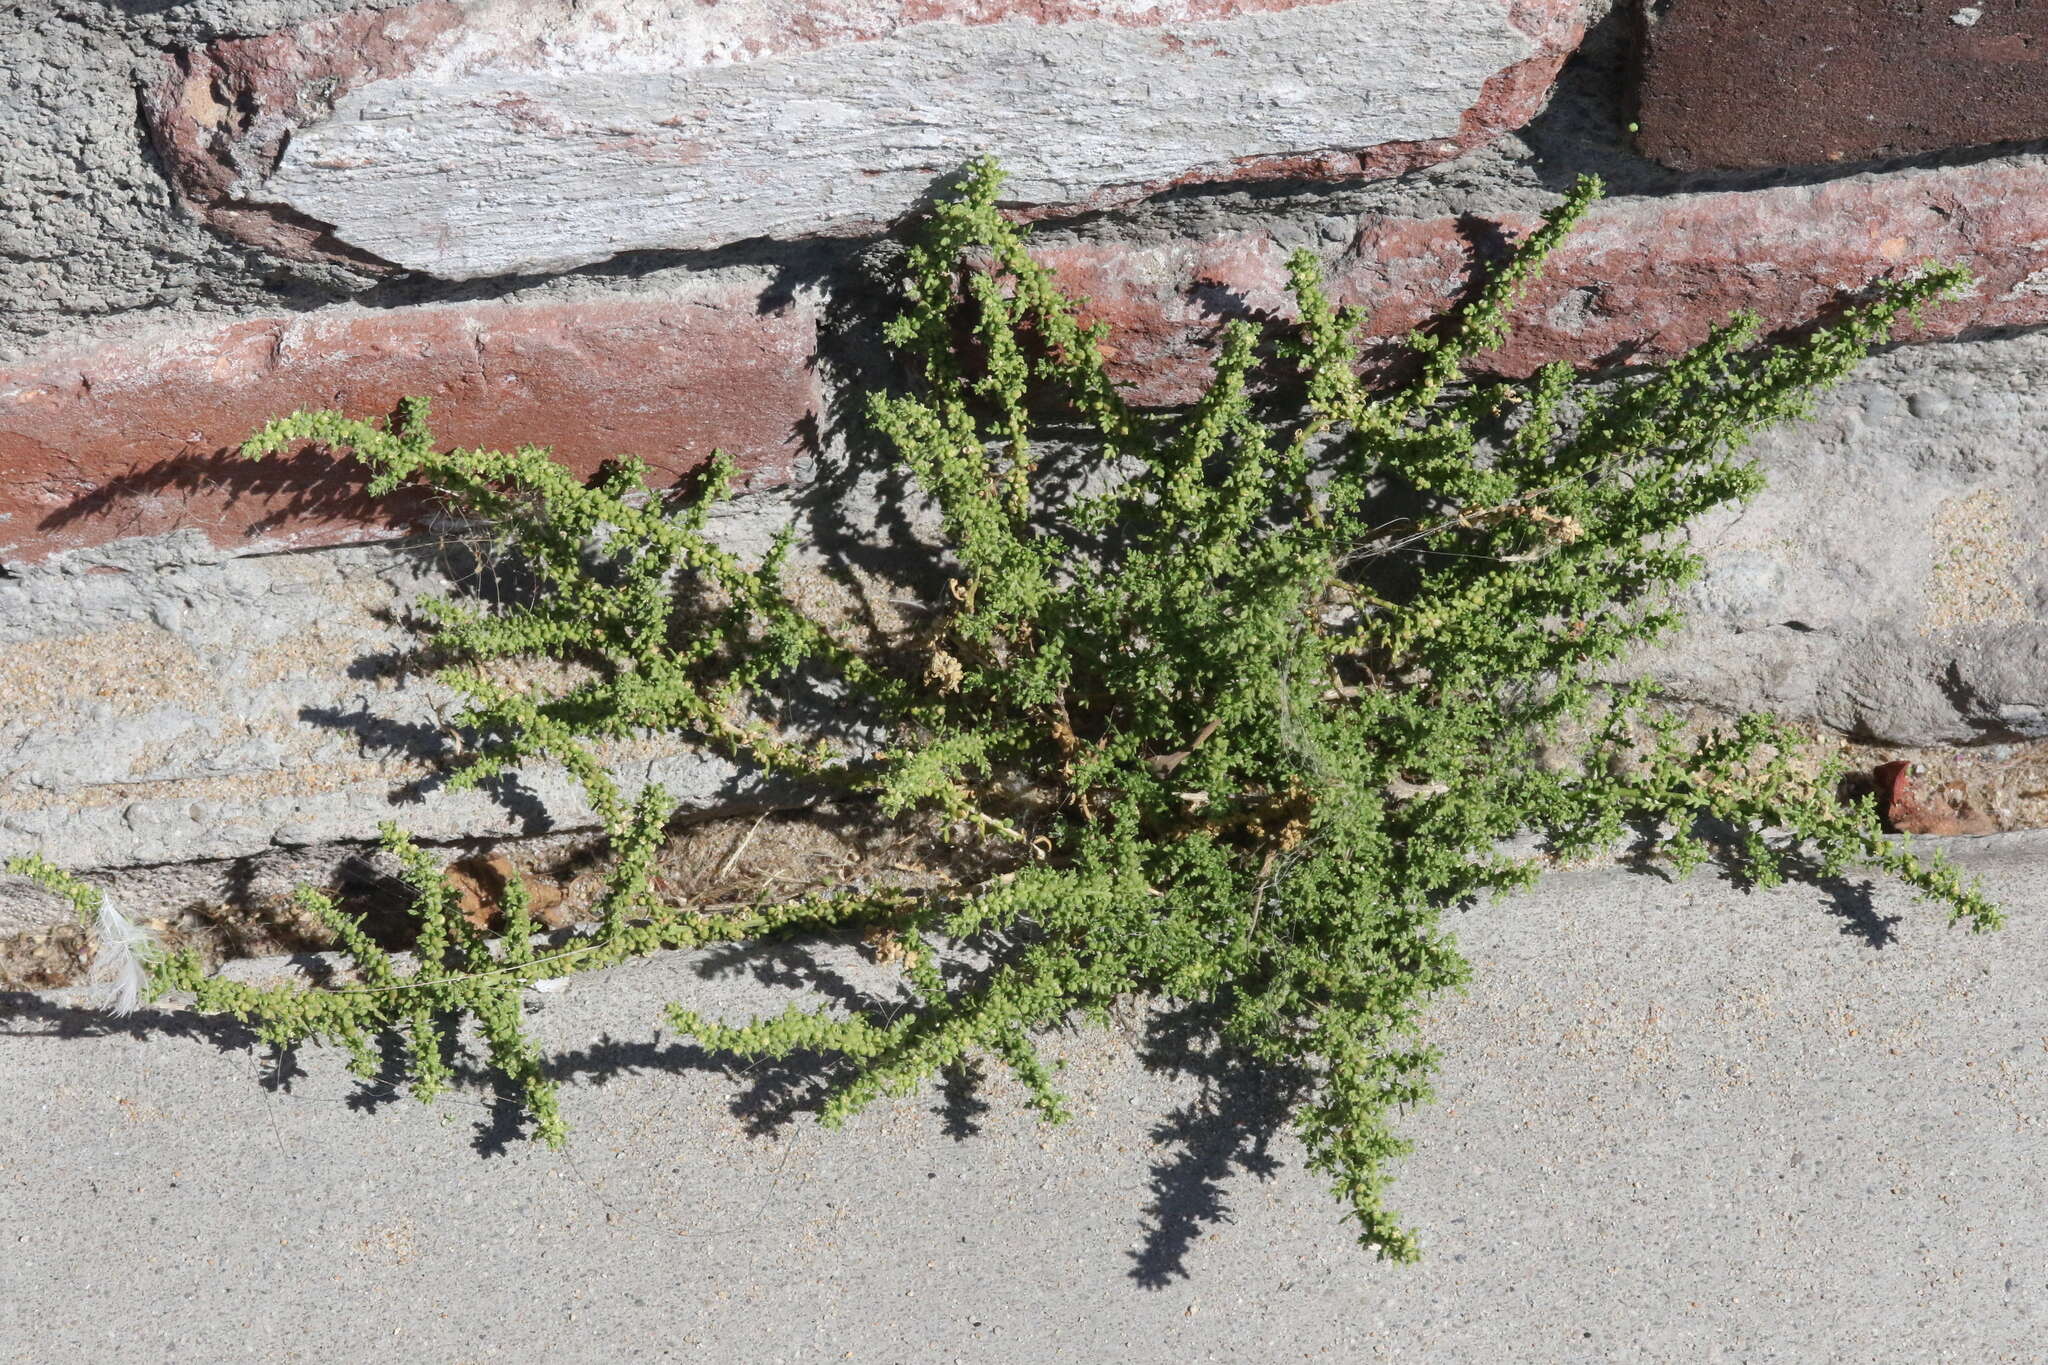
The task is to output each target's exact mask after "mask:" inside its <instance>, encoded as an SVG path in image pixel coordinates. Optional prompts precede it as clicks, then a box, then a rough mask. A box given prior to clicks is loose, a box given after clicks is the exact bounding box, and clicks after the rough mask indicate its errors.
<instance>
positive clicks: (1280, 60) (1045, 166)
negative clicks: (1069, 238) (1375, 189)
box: [144, 0, 1583, 278]
mask: <svg viewBox="0 0 2048 1365" xmlns="http://www.w3.org/2000/svg"><path fill="white" fill-rule="evenodd" d="M1581 9H1582V6H1581V4H1580V0H1157V3H1148V4H1135V3H1129V0H945V2H941V0H726V2H725V3H723V4H718V5H715V6H707V5H703V4H700V3H697V0H594V2H593V3H583V2H582V0H538V2H536V0H517V2H516V3H513V2H512V0H483V2H482V3H472V4H464V5H456V4H452V3H447V0H427V2H426V3H422V4H417V5H411V6H403V7H400V8H397V9H393V10H388V11H380V12H376V13H362V12H351V13H347V14H343V15H339V16H335V17H331V18H327V19H322V20H318V21H315V22H310V23H305V24H301V25H297V26H295V27H292V28H289V29H285V30H280V31H278V32H275V33H270V34H266V35H262V36H259V37H253V38H233V39H227V40H223V41H220V42H216V43H214V44H212V45H210V46H208V47H206V48H204V49H200V50H196V51H188V52H183V53H179V54H174V55H173V56H171V57H169V58H167V59H166V62H165V65H164V67H163V68H162V71H161V74H160V76H159V78H158V79H157V80H156V81H154V82H153V83H151V85H150V86H149V88H148V89H147V90H146V91H145V97H144V100H145V106H146V111H147V116H148V122H149V125H150V128H151V130H152V138H153V140H154V141H155V143H156V145H157V147H158V148H159V150H160V151H161V153H162V154H163V157H164V159H165V161H166V163H167V165H168V166H169V167H170V168H171V172H172V176H173V179H174V180H175V182H176V183H177V185H178V187H179V189H180V191H181V193H182V194H183V195H184V196H185V198H186V199H187V201H188V202H189V203H191V205H192V206H193V207H194V209H195V211H197V212H199V213H200V214H201V215H202V216H204V217H205V218H206V219H207V221H208V222H210V223H211V224H212V225H213V226H214V227H215V228H217V229H218V230H220V231H222V232H225V233H227V234H229V235H230V236H233V237H236V238H238V239H239V240H242V241H245V242H248V243H250V244H252V245H259V246H262V247H264V248H266V249H268V250H271V251H275V252H279V253H281V254H284V255H288V256H295V257H300V258H315V259H318V258H325V259H334V260H345V261H348V262H350V263H352V264H354V265H356V266H358V267H363V268H369V269H372V270H375V269H379V268H393V267H404V268H407V269H412V270H418V271H423V272H426V273H430V274H434V275H438V276H442V277H444V278H476V277H482V276H489V275H496V274H504V273H509V272H514V271H529V270H555V269H563V268H567V267H570V266H574V265H578V264H583V263H587V262H591V261H597V260H602V259H605V258H606V257H609V256H611V255H614V254H617V253H618V252H621V251H627V250H634V249H649V248H703V247H712V246H717V245H722V244H724V243H728V242H732V241H736V240H741V239H746V238H754V237H764V236H766V237H793V236H807V235H813V234H818V233H833V232H848V231H859V230H864V229H866V228H870V227H873V226H875V225H878V224H881V223H886V222H888V221H891V220H893V219H895V218H897V217H899V216H900V215H902V214H903V213H904V212H906V211H907V210H909V209H910V208H912V207H913V206H914V205H915V204H916V203H917V201H918V200H919V198H920V197H921V196H922V195H924V194H925V193H927V192H928V191H929V190H930V189H931V188H932V186H933V183H934V182H935V181H936V180H939V179H941V178H943V177H946V176H948V175H949V174H950V173H951V172H953V171H954V170H956V169H957V168H958V167H959V166H960V165H961V164H962V163H963V162H965V161H966V160H967V159H968V158H969V157H971V156H973V155H975V154H976V153H979V152H982V151H991V152H994V153H996V154H997V155H998V156H999V157H1001V158H1002V159H1003V161H1004V162H1005V163H1006V165H1008V167H1009V168H1010V169H1011V171H1012V172H1013V175H1014V178H1013V180H1012V184H1011V191H1012V193H1013V195H1014V197H1015V199H1016V202H1017V203H1018V204H1020V205H1023V206H1030V207H1033V208H1035V209H1037V210H1040V211H1047V212H1053V211H1057V212H1071V211H1075V210H1079V209H1091V208H1103V207H1108V206H1111V205H1114V204H1119V203H1126V202H1130V201H1132V200H1134V199H1136V198H1141V197H1143V196H1144V195H1145V194H1148V193H1151V192H1154V191H1157V190H1159V189H1162V188H1167V187H1170V186H1174V185H1183V184H1191V183H1205V182H1211V181H1218V180H1246V179H1251V180H1256V179H1270V178H1276V177H1287V178H1309V179H1337V178H1355V177H1359V176H1383V175H1392V174H1398V173H1401V172H1404V171H1408V170H1411V169H1414V168H1416V167H1418V166H1423V165H1428V164H1430V163H1433V162H1437V161H1441V160H1444V159H1446V158H1449V157H1452V156H1456V155H1459V154H1460V153H1462V152H1465V151H1467V150H1470V149H1471V148H1473V147H1475V146H1478V145H1480V144H1482V143H1484V142H1486V141H1488V140H1490V139H1492V138H1493V137H1495V136H1497V135H1498V134H1499V133H1501V132H1502V131H1504V130H1506V129H1510V128H1513V127H1516V126H1519V125H1520V124H1521V123H1523V122H1525V121H1526V120H1527V119H1528V118H1530V117H1531V116H1532V115H1533V114H1534V113H1535V112H1536V110H1537V109H1538V108H1539V107H1540V106H1541V103H1542V101H1543V99H1544V97H1545V95H1546V92H1547V91H1548V88H1549V85H1550V81H1551V78H1552V77H1553V76H1554V75H1555V73H1556V71H1557V69H1558V67H1559V66H1560V65H1561V64H1562V62H1563V60H1564V57H1565V55H1566V54H1567V53H1568V52H1569V51H1570V50H1571V48H1572V47H1573V45H1575V44H1576V42H1577V41H1578V39H1579V37H1580V35H1581V34H1582V32H1583V21H1582V17H1581Z"/></svg>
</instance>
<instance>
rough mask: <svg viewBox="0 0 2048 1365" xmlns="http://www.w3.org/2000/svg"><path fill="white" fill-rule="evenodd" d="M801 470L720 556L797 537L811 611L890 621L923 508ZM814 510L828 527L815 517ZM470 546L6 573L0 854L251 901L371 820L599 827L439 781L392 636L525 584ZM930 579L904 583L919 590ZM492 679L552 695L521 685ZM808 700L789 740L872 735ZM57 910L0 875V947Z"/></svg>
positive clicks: (417, 687) (514, 829)
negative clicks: (800, 530) (828, 730)
mask: <svg viewBox="0 0 2048 1365" xmlns="http://www.w3.org/2000/svg"><path fill="white" fill-rule="evenodd" d="M800 472H801V473H802V474H804V475H805V476H807V477H806V478H805V482H804V485H803V487H804V490H805V491H804V492H803V493H797V492H794V491H790V490H783V491H779V492H774V493H766V494H757V495H751V496H746V497H741V498H738V499H735V500H734V501H733V502H731V503H729V504H727V505H726V506H724V507H723V508H721V509H719V511H718V512H717V513H715V514H714V516H713V518H712V521H711V523H710V531H711V534H712V535H713V537H714V539H716V540H717V541H718V542H719V543H720V544H722V545H724V546H725V547H726V548H728V549H730V550H732V551H733V552H735V553H737V554H739V555H741V556H742V557H744V558H746V559H748V560H750V561H751V560H758V559H759V558H760V556H761V555H763V554H764V553H765V552H766V550H767V548H768V546H769V544H770V542H771V540H772V538H773V537H774V536H775V535H776V534H777V533H778V532H779V531H780V530H781V529H782V528H783V527H785V526H787V525H790V524H791V523H796V524H798V525H799V526H801V527H804V528H806V530H805V540H806V542H807V543H806V546H805V548H803V549H802V550H801V551H800V552H799V554H798V555H797V556H796V557H795V558H794V560H793V561H792V566H791V572H790V575H789V581H790V582H791V584H792V585H793V586H794V588H795V590H796V591H797V592H798V593H799V595H800V596H801V597H803V598H804V600H806V601H808V602H811V603H813V604H816V605H817V606H818V607H819V608H820V609H824V610H830V609H832V608H833V607H834V606H846V607H849V608H851V609H854V610H856V611H862V612H867V611H875V612H878V613H880V614H887V613H888V612H889V611H890V610H891V604H890V603H888V602H887V601H880V602H877V601H875V600H873V599H874V598H875V597H876V596H877V595H878V594H879V595H883V596H886V595H887V594H889V593H891V592H894V591H896V589H894V588H892V587H891V586H890V584H891V583H892V582H893V581H894V580H893V579H892V578H891V575H893V574H895V573H896V570H895V569H894V568H892V567H891V566H892V565H894V564H895V563H897V562H898V561H900V560H901V559H902V556H901V555H900V553H898V549H894V548H892V543H893V545H894V546H896V547H899V548H900V547H901V546H902V545H903V544H904V543H906V542H914V543H928V542H929V535H930V529H931V509H930V508H929V507H928V506H927V505H924V504H917V505H914V506H911V507H910V508H909V509H908V510H907V511H906V512H903V513H901V514H898V513H894V512H892V513H889V514H885V513H884V512H883V510H882V502H883V500H884V498H885V497H886V498H888V500H889V502H890V504H891V506H892V507H896V506H900V503H899V501H898V498H897V496H896V495H895V494H894V493H893V492H889V493H885V492H884V491H883V489H882V488H881V487H880V486H879V481H878V480H877V479H876V478H874V477H872V476H856V475H853V474H851V473H846V472H843V471H841V472H837V473H832V474H828V475H825V476H822V477H821V476H819V475H818V473H817V470H816V469H815V467H813V466H810V465H808V464H807V465H806V467H805V468H804V469H803V470H802V471H800ZM827 509H829V512H830V518H831V520H832V522H833V525H826V524H823V521H824V513H825V512H826V510H827ZM835 526H836V527H837V528H838V529H834V527H835ZM472 531H473V528H467V527H463V526H461V525H459V524H450V525H449V526H447V527H445V528H443V530H442V531H441V532H439V533H437V534H432V535H426V536H421V537H414V538H408V539H405V540H400V541H394V542H387V543H383V544H374V545H358V546H350V547H345V548H338V549H328V550H318V551H297V552H291V553H284V554H272V555H242V556H236V555H232V554H229V553H227V552H224V551H221V550H219V549H216V548H214V547H212V546H210V545H208V544H207V543H206V541H205V539H204V538H203V537H202V536H200V535H199V534H198V533H196V532H186V533H180V534H177V535H172V536H166V537H160V538H155V539H133V540H127V541H121V542H116V543H114V544H112V545H109V546H106V547H102V548H100V549H96V550H89V551H79V552H73V553H70V554H66V555H62V556H58V557H56V558H54V559H52V560H50V561H48V562H46V563H43V564H39V565H36V566H34V567H32V568H28V569H24V570H22V571H21V572H20V573H19V574H18V575H17V576H16V577H13V578H10V579H0V688H4V689H5V691H6V693H7V695H8V696H9V699H10V703H11V705H10V709H9V710H8V711H6V712H4V713H0V858H5V857H7V856H11V855H14V854H17V853H27V852H35V853H41V854H42V855H43V856H45V857H48V858H50V859H51V860H53V861H55V862H57V863H59V864H61V865H62V866H65V867H67V868H69V869H73V870H75V871H80V872H96V873H105V874H107V875H106V876H104V877H102V878H100V881H101V883H102V884H103V885H105V886H107V887H108V888H109V889H111V890H113V891H114V892H115V893H116V894H117V895H120V896H122V897H124V898H125V899H127V900H129V901H131V902H132V903H134V904H137V905H152V906H159V907H164V906H168V907H175V906H177V905H180V904H186V903H189V902H191V901H193V900H202V899H213V900H220V901H225V902H230V903H242V904H246V903H251V902H252V901H255V900H260V899H261V898H262V897H263V896H264V895H265V894H268V893H269V892H272V891H275V890H278V889H281V888H282V887H283V886H286V885H289V884H290V883H291V882H292V881H295V880H312V881H315V882H319V881H324V880H326V879H327V878H329V877H331V876H332V875H333V873H334V871H335V869H336V868H338V867H339V866H340V865H341V864H342V863H343V862H345V861H347V860H349V859H350V858H353V857H354V856H356V855H357V854H358V853H360V851H361V849H362V847H363V845H364V844H365V843H367V842H368V841H372V840H374V839H375V838H376V837H377V830H378V826H379V824H380V823H381V822H384V821H395V822H397V823H399V824H400V825H402V826H403V827H404V828H405V829H406V830H407V831H408V832H410V833H412V834H413V835H414V836H415V837H417V838H419V839H421V840H422V841H425V842H428V843H438V844H452V845H463V846H474V845H476V844H478V843H480V842H489V841H492V840H506V839H522V840H531V839H534V838H536V837H538V836H543V835H553V836H561V835H576V836H582V835H587V834H589V833H592V832H594V831H595V830H596V828H597V821H596V818H595V816H594V814H593V813H592V811H591V810H590V808H589V806H588V804H587V803H586V802H585V801H584V800H583V799H582V797H581V795H580V793H579V792H578V791H577V790H576V789H575V787H574V785H573V783H571V782H570V781H569V780H568V778H567V777H566V775H565V774H563V773H561V772H559V771H557V770H554V769H552V768H549V767H546V766H539V765H536V766H535V767H532V768H529V769H527V770H524V771H522V772H520V773H519V774H517V775H516V777H514V778H512V779H510V780H508V781H505V782H502V783H499V784H496V785H494V786H493V787H492V788H491V790H490V791H489V792H451V791H446V790H442V789H441V781H440V778H439V776H438V775H439V774H440V773H441V772H442V770H443V767H444V765H445V764H446V762H447V761H448V760H449V759H450V758H452V757H454V756H455V754H456V753H457V752H459V750H458V749H457V747H456V746H455V743H454V741H453V731H452V730H451V729H450V728H449V724H448V722H449V718H450V716H451V715H452V714H453V712H454V711H456V710H458V709H459V705H460V704H459V699H458V698H457V697H456V695H455V694H454V693H453V692H452V691H450V690H449V689H448V688H446V687H445V686H443V685H441V684H438V683H436V682H435V681H434V680H433V679H432V678H431V677H428V676H424V675H422V674H421V673H419V672H417V671H414V670H413V669H411V668H408V667H406V666H404V663H403V656H404V654H405V653H406V652H407V651H408V650H409V649H410V648H411V647H412V646H414V645H416V644H417V643H418V636H417V635H416V634H414V632H413V631H412V629H411V628H409V627H408V625H407V624H406V622H407V619H408V617H409V616H410V615H411V614H412V613H414V612H415V611H416V609H417V607H418V604H419V603H420V602H421V600H422V599H424V598H427V597H436V596H449V597H456V598H466V599H468V600H474V594H477V593H479V592H482V593H489V592H493V591H499V592H501V593H502V594H503V595H504V596H506V597H510V598H513V599H516V598H517V597H518V596H519V595H521V594H522V593H523V592H524V591H525V588H524V586H523V585H520V584H517V583H513V582H510V581H509V580H501V579H495V578H493V577H491V576H489V575H487V574H485V573H483V572H479V571H478V568H477V565H478V562H479V561H478V560H477V559H476V558H475V557H474V555H473V553H472V550H471V549H470V548H469V547H470V546H471V545H473V544H474V543H475V542H476V541H478V540H479V539H480V537H479V536H477V535H475V534H472ZM849 574H850V575H851V576H852V578H853V579H854V580H855V583H856V585H855V586H848V585H847V583H846V582H845V581H844V580H846V579H847V578H848V576H849ZM863 583H864V584H865V585H866V586H864V587H863V586H859V584H863ZM931 587H932V585H931V584H930V583H923V584H906V585H904V586H903V588H902V589H901V591H902V592H904V593H908V592H910V591H913V590H920V591H921V592H922V593H923V595H924V596H925V597H927V598H928V597H929V595H930V590H931ZM864 594H865V596H864ZM899 615H900V613H899ZM503 674H504V676H505V677H507V678H508V679H510V678H517V677H521V676H526V677H529V678H531V679H532V680H534V681H536V682H543V683H544V682H547V681H549V679H548V678H546V677H542V676H540V675H539V674H538V673H537V672H536V671H535V670H514V669H506V670H503ZM818 703H819V705H820V707H821V708H822V710H821V711H820V712H819V714H817V715H813V716H810V717H807V718H806V723H809V722H813V721H820V720H822V721H824V722H825V723H826V724H827V725H828V726H837V729H838V731H839V732H840V733H841V735H842V737H844V738H846V739H848V740H849V741H850V742H852V743H854V744H855V745H860V744H863V743H865V742H867V737H866V736H865V735H864V734H863V733H862V732H861V731H860V730H859V729H858V727H856V726H851V725H848V724H846V723H844V721H843V719H842V718H841V717H840V716H838V714H837V710H838V708H837V707H836V706H835V705H834V703H833V701H832V699H830V698H828V697H820V698H819V699H818ZM612 752H613V759H614V765H615V770H616V772H617V775H618V776H619V777H620V779H621V781H622V782H623V783H624V784H625V785H626V786H627V787H628V789H629V790H631V789H636V788H637V787H639V786H640V785H642V784H644V783H647V782H660V783H661V784H662V785H663V786H664V787H665V788H667V790H668V791H669V792H670V793H671V794H672V795H674V796H675V797H676V799H677V800H678V801H679V802H681V803H682V804H683V806H684V807H685V808H687V809H692V810H698V811H722V810H735V809H748V808H754V807H759V806H762V805H764V804H768V803H772V802H786V801H788V800H790V799H791V797H790V795H789V794H787V793H785V792H783V791H781V790H780V789H779V788H777V787H776V786H775V785H774V784H772V783H769V782H766V781H764V780H762V779H761V778H760V777H759V776H758V775H756V774H752V773H750V772H746V771H742V770H741V769H740V768H738V767H737V766H735V765H734V764H733V763H731V762H729V761H727V760H725V759H722V758H718V757H715V756H713V755H709V754H705V753H701V752H695V751H693V750H691V749H689V748H688V747H687V746H684V745H680V744H677V743H675V742H673V741H667V740H662V739H656V738H649V739H646V740H643V741H639V742H634V743H629V744H623V745H616V746H612ZM451 856H453V855H452V854H451ZM185 864H191V865H192V866H189V867H187V866H180V865H185ZM63 914H64V911H63V908H62V907H61V906H60V905H59V904H58V903H57V902H55V901H54V900H52V899H50V898H49V897H47V896H44V895H42V894H41V893H40V892H37V891H35V890H34V889H33V888H32V887H30V886H29V885H27V884H26V883H24V882H22V881H20V880H19V879H8V878H0V932H5V931H8V930H10V929H15V928H21V927H28V926H33V925H38V924H43V923H48V922H51V921H53V920H56V919H59V918H61V917H62V916H63Z"/></svg>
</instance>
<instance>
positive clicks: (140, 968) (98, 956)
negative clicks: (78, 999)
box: [92, 894, 156, 1014]
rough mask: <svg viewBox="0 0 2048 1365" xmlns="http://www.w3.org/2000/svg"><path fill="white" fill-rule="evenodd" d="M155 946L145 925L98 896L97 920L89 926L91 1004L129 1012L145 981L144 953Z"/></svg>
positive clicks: (114, 1010)
mask: <svg viewBox="0 0 2048 1365" xmlns="http://www.w3.org/2000/svg"><path fill="white" fill-rule="evenodd" d="M155 949H156V940H155V939H154V938H152V937H151V936H150V933H149V931H148V930H147V929H144V928H143V927H142V926H141V925H139V924H137V923H135V922H134V921H133V920H131V919H129V918H128V917H127V916H126V915H124V914H122V913H121V912H120V911H119V910H117V909H115V908H114V902H113V899H112V898H111V897H109V896H106V895H104V894H102V895H101V897H100V913H99V920H98V922H97V923H96V924H94V926H93V954H92V986H93V1004H94V1005H95V1006H97V1007H98V1008H100V1009H102V1010H105V1011H106V1012H107V1013H108V1014H132V1013H134V1011H135V1006H136V1005H137V1004H138V1003H140V1001H141V999H142V991H143V988H144V987H145V986H147V985H148V984H149V969H148V967H147V966H146V965H145V964H144V961H143V959H144V957H145V956H146V955H148V954H150V953H152V952H153V951H154V950H155Z"/></svg>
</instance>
